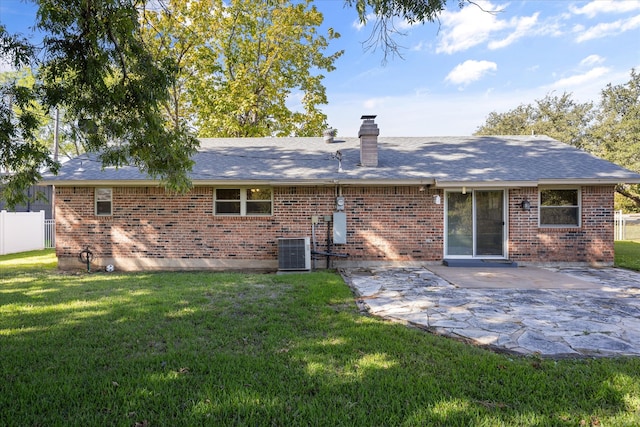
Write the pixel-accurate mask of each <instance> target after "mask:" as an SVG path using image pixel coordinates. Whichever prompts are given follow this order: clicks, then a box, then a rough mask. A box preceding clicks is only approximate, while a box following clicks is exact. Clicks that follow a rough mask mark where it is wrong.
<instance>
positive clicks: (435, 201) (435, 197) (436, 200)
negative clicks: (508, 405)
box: [433, 194, 441, 205]
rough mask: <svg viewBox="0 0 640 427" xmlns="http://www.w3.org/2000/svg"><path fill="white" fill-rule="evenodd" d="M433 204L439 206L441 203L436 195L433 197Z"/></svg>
mask: <svg viewBox="0 0 640 427" xmlns="http://www.w3.org/2000/svg"><path fill="white" fill-rule="evenodd" d="M433 203H435V204H436V205H439V204H440V203H441V200H440V195H438V194H436V195H434V196H433Z"/></svg>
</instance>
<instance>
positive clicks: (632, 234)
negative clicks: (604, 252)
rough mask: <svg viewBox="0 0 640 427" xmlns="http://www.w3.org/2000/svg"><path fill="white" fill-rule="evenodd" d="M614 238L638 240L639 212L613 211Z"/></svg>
mask: <svg viewBox="0 0 640 427" xmlns="http://www.w3.org/2000/svg"><path fill="white" fill-rule="evenodd" d="M615 239H616V240H634V241H636V242H637V241H640V214H623V213H622V211H616V213H615Z"/></svg>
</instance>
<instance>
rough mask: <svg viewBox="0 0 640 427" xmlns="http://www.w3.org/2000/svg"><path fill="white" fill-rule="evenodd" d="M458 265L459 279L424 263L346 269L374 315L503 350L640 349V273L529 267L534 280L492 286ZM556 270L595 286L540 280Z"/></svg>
mask: <svg viewBox="0 0 640 427" xmlns="http://www.w3.org/2000/svg"><path fill="white" fill-rule="evenodd" d="M439 268H440V267H438V268H434V270H436V271H440V270H439ZM536 272H539V274H538V275H537V277H536ZM457 273H459V274H458V275H457V276H455V277H456V281H457V282H459V283H451V282H449V281H447V280H445V279H444V278H443V277H441V276H439V275H438V274H436V273H434V272H433V271H431V270H429V269H428V268H422V267H407V268H395V269H392V268H379V269H366V270H364V269H363V270H346V271H343V277H344V278H345V280H346V281H347V283H349V284H350V286H351V287H352V288H353V290H354V292H355V293H356V295H357V298H358V303H359V305H360V306H361V307H363V309H366V310H367V311H368V312H369V313H370V314H372V315H375V316H379V317H382V318H386V319H390V320H395V321H401V322H406V323H408V324H412V325H415V326H419V327H422V328H425V329H427V330H430V331H433V332H435V333H437V334H441V335H445V336H449V337H454V338H462V339H465V340H469V341H472V342H475V343H477V344H478V345H483V346H488V347H490V348H493V349H495V350H502V351H509V352H514V353H519V354H538V355H540V356H545V357H564V356H571V357H578V356H590V357H598V356H638V355H640V273H636V272H632V271H628V270H622V269H616V268H584V267H572V268H545V269H536V268H529V269H528V270H527V271H526V274H527V275H528V277H531V278H532V281H531V283H534V285H532V286H527V284H526V283H522V282H520V283H514V284H511V285H510V284H509V283H504V282H503V283H500V284H499V286H496V287H490V288H481V287H479V286H478V284H477V283H476V284H474V285H473V286H471V287H465V285H464V283H462V282H464V274H465V272H464V271H459V272H457ZM512 273H513V272H510V275H512ZM549 273H555V274H556V275H557V277H558V279H562V280H559V281H558V283H562V282H563V281H566V280H564V279H567V278H569V279H571V278H573V279H575V282H576V283H579V284H580V283H582V284H584V283H588V284H589V286H586V287H585V286H582V287H581V288H580V289H577V288H576V287H575V286H573V285H569V286H565V287H562V286H560V287H558V286H556V287H554V286H540V283H541V278H545V279H547V278H549V277H550V276H549ZM488 276H489V277H490V276H491V273H488ZM510 280H513V279H510ZM569 281H570V280H569Z"/></svg>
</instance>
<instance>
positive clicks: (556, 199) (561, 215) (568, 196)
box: [540, 189, 580, 227]
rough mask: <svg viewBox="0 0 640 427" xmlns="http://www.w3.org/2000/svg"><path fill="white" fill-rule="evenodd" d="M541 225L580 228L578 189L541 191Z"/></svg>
mask: <svg viewBox="0 0 640 427" xmlns="http://www.w3.org/2000/svg"><path fill="white" fill-rule="evenodd" d="M540 225H541V226H551V227H579V226H580V192H579V191H578V190H577V189H547V190H540Z"/></svg>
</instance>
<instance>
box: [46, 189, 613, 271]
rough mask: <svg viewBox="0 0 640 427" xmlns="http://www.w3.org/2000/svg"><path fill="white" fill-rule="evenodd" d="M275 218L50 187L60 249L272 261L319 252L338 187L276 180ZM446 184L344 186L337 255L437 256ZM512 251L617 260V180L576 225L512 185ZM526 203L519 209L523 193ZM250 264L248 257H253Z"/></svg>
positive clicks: (194, 201)
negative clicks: (307, 247) (289, 252)
mask: <svg viewBox="0 0 640 427" xmlns="http://www.w3.org/2000/svg"><path fill="white" fill-rule="evenodd" d="M273 193H274V203H273V215H272V216H269V217H221V216H214V215H213V188H212V187H195V188H194V189H193V190H192V191H191V192H190V193H188V194H186V195H174V194H170V193H167V192H165V191H164V190H163V189H162V188H158V187H142V188H138V187H114V188H113V215H112V216H108V217H100V216H95V215H94V189H93V187H57V188H56V221H57V230H56V234H57V236H56V252H57V255H58V257H60V258H65V257H73V258H76V257H77V255H78V253H79V252H80V251H81V250H82V249H83V248H84V247H85V246H89V247H90V248H91V250H92V251H93V252H94V254H95V255H96V256H99V257H108V258H114V259H118V258H151V259H185V260H188V259H211V260H213V259H215V260H237V261H242V260H248V261H251V260H277V239H278V238H280V237H302V236H311V218H312V216H318V217H319V218H320V223H319V224H317V226H316V240H317V242H318V244H319V249H320V250H325V243H326V236H327V224H326V223H325V222H324V221H323V217H324V216H325V215H331V214H332V213H333V212H334V210H335V198H336V189H335V188H334V187H277V188H274V189H273ZM436 194H439V195H440V196H443V193H442V191H439V190H434V189H429V188H427V189H425V190H424V191H420V190H419V188H418V187H417V186H411V187H409V186H405V187H403V186H397V187H347V186H345V187H343V189H342V195H343V196H344V198H345V201H346V203H345V212H346V214H347V244H346V245H336V246H335V247H334V251H335V252H340V253H348V254H349V258H348V259H349V260H350V261H440V260H441V259H442V256H443V255H442V254H443V244H444V243H443V242H444V240H443V234H444V225H443V216H444V198H443V199H442V203H441V204H439V205H436V204H435V203H434V201H433V196H434V195H436ZM509 194H510V196H509V212H510V218H509V236H510V240H511V241H510V242H509V250H510V257H511V258H512V259H514V260H516V261H523V262H525V261H526V262H546V261H566V262H591V263H593V262H595V263H611V262H612V261H613V187H610V186H608V187H584V188H583V190H582V227H581V228H578V229H550V228H538V218H537V209H536V208H537V200H538V196H537V189H535V188H531V189H519V190H510V191H509ZM525 195H526V196H527V197H528V198H529V200H531V201H532V209H531V211H528V212H524V211H522V209H521V208H520V205H519V204H520V202H521V200H522V198H523V197H524V196H525ZM249 264H250V262H249Z"/></svg>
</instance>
